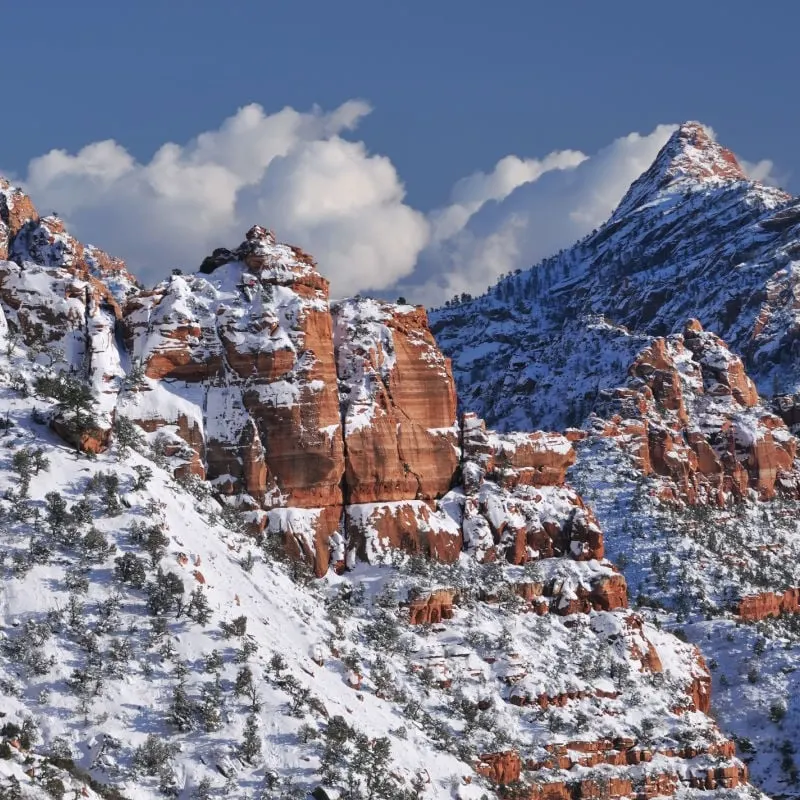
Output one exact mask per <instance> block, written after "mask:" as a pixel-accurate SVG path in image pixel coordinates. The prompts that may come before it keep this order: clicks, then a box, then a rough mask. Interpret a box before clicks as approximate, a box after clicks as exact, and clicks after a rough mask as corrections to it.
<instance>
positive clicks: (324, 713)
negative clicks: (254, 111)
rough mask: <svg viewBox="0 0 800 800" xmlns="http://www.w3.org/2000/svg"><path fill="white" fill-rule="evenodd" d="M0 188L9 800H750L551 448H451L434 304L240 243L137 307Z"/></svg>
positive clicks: (718, 735) (705, 685)
mask: <svg viewBox="0 0 800 800" xmlns="http://www.w3.org/2000/svg"><path fill="white" fill-rule="evenodd" d="M0 189H1V190H2V195H1V197H2V204H0V219H2V220H3V225H4V226H5V228H4V231H5V233H3V236H7V237H8V238H7V242H6V245H5V250H4V252H5V253H7V254H9V256H12V257H13V258H12V261H3V262H0V310H1V311H2V313H0V339H2V341H0V498H2V499H0V521H1V522H2V530H3V537H2V546H0V556H2V557H1V558H0V569H2V572H3V580H2V584H0V645H1V650H0V656H1V657H0V691H2V693H3V706H2V713H3V714H4V715H5V716H4V717H2V720H3V724H2V725H0V781H2V780H5V778H6V776H9V778H10V777H15V778H18V779H19V781H20V788H19V793H17V789H16V788H15V787H13V786H10V785H9V789H8V791H9V792H14V793H15V794H11V795H9V796H17V794H19V796H31V797H40V796H41V795H42V791H46V792H49V793H50V795H51V796H53V797H60V798H62V799H63V798H64V797H67V796H69V795H70V794H71V795H74V794H76V793H78V794H79V795H84V796H88V797H92V796H93V794H92V793H95V794H97V795H100V796H103V797H110V798H115V797H116V798H119V797H124V798H147V797H156V796H173V797H180V798H183V799H184V800H188V798H207V797H216V796H224V795H227V796H230V797H237V798H238V797H242V798H245V797H263V798H282V799H284V800H288V798H307V797H308V796H309V795H310V796H312V797H314V798H315V800H324V799H325V798H329V800H334V799H336V800H367V798H369V799H370V800H373V799H375V798H391V799H392V800H395V799H397V800H403V799H404V798H409V800H410V798H433V799H435V798H454V799H458V798H461V799H462V800H482V798H500V797H504V798H509V797H515V798H518V800H534V799H535V800H540V799H541V800H569V798H575V800H580V799H582V800H595V798H600V797H637V798H639V797H643V798H651V797H655V796H661V795H670V796H709V797H710V796H711V795H714V796H718V797H722V796H725V797H742V798H744V797H745V796H750V795H752V794H755V795H757V794H758V791H757V790H756V789H754V788H753V787H751V786H750V785H749V784H748V783H747V781H748V771H747V768H746V766H745V765H744V764H743V762H742V761H741V760H740V759H739V758H738V757H737V755H736V753H735V748H734V745H733V743H732V742H731V741H730V740H729V739H728V738H727V737H726V736H725V734H724V732H722V731H721V730H720V729H719V727H718V726H717V724H716V723H715V721H714V720H713V719H712V718H711V717H710V716H708V713H707V712H708V710H709V702H710V694H709V683H710V676H709V672H708V669H707V667H706V666H705V663H704V661H703V659H702V656H701V655H700V653H699V652H698V650H697V649H696V647H694V646H693V645H691V644H688V643H685V642H681V641H680V640H679V639H678V638H676V637H674V636H673V635H671V634H669V633H667V632H665V631H664V630H662V629H661V628H660V627H659V626H658V624H654V623H650V622H648V621H646V620H645V619H644V618H643V617H642V616H641V615H639V614H637V613H635V612H633V611H631V610H630V609H629V608H628V594H627V586H626V581H625V579H624V577H623V576H622V575H621V574H620V572H619V571H618V569H617V568H616V567H615V566H614V564H613V563H612V562H610V561H608V560H607V559H606V558H605V547H604V537H603V532H602V529H601V526H600V524H599V523H598V520H597V518H596V517H595V515H594V514H593V512H592V510H591V509H590V508H588V507H587V506H586V504H585V503H584V501H583V500H582V498H581V496H580V495H579V494H578V493H577V492H576V491H575V490H574V489H573V488H571V487H570V486H569V485H568V484H566V483H565V473H566V471H567V469H568V468H569V467H570V465H571V464H572V463H573V462H574V460H575V454H574V452H573V449H572V445H571V443H570V439H569V438H568V437H567V436H562V435H559V434H547V433H541V432H537V433H516V434H514V433H502V434H498V433H495V432H493V431H491V430H487V429H486V427H485V425H484V424H483V422H482V421H481V420H480V419H478V418H477V417H475V416H474V415H465V417H464V418H463V419H462V420H461V421H458V420H457V419H456V398H455V391H454V386H453V381H452V378H451V374H450V364H449V362H448V360H447V359H446V358H444V357H443V356H442V354H441V352H440V351H439V350H438V348H437V346H436V343H435V342H434V340H433V338H432V337H431V334H430V332H429V330H428V328H427V321H426V317H425V313H424V310H423V309H421V308H414V307H409V306H394V305H391V304H382V303H377V302H374V301H370V300H364V299H359V298H356V299H353V300H351V301H345V302H343V303H340V304H337V305H336V307H335V308H334V309H332V312H333V313H332V314H331V309H330V308H329V306H328V298H327V282H326V281H325V279H324V278H323V277H322V276H321V275H320V274H319V272H318V271H317V270H316V267H315V265H314V262H313V260H312V259H311V258H310V257H309V256H307V255H306V254H304V253H302V251H300V250H299V249H298V248H293V247H289V246H286V245H279V244H277V243H276V242H275V239H274V237H273V236H272V234H271V233H270V232H269V231H267V230H265V229H263V228H258V227H256V228H254V229H252V230H251V231H250V232H249V234H248V236H247V239H246V241H245V242H243V243H242V245H240V246H239V247H238V248H237V249H236V250H235V251H228V250H218V251H215V253H214V254H213V255H212V256H211V257H210V259H208V260H207V261H206V262H205V263H204V265H203V267H202V269H201V272H200V273H199V274H195V275H174V276H173V277H172V278H171V279H170V280H169V281H166V282H164V283H162V284H161V285H159V286H158V287H156V288H155V289H154V290H152V291H142V290H139V289H138V288H137V287H136V286H135V285H134V284H133V283H130V285H129V286H127V288H126V280H127V279H126V278H125V275H126V272H125V271H124V265H123V266H120V264H119V262H116V261H115V260H111V259H109V260H107V261H101V260H100V259H99V258H97V257H95V256H91V257H87V256H86V253H87V252H88V251H89V248H84V247H83V246H82V245H79V244H78V243H74V244H73V242H74V240H71V239H70V238H69V237H67V235H66V234H64V232H63V229H60V228H59V226H58V225H57V224H56V222H57V221H53V220H49V221H48V220H42V219H39V218H38V216H37V215H36V214H35V211H34V210H33V207H32V205H31V204H30V203H29V201H26V199H25V198H24V195H20V194H19V193H18V192H15V191H13V190H12V189H10V188H9V187H7V186H5V184H4V185H3V186H2V187H0ZM37 261H38V262H41V263H36V262H37ZM120 288H121V289H122V290H123V291H121V292H120V291H119V290H120ZM121 303H122V305H120V304H121ZM609 330H610V334H609V335H612V336H614V335H617V332H616V331H614V330H613V329H611V328H610V329H609ZM626 346H627V345H626ZM57 434H58V435H57ZM577 435H578V434H577V432H572V434H571V436H572V437H573V438H574V436H577ZM331 566H332V567H333V568H329V567H331ZM312 567H313V571H312ZM6 756H8V758H7V759H6ZM53 775H55V777H56V778H58V780H62V781H63V782H64V788H63V791H62V790H61V788H60V787H59V786H57V785H55V784H52V785H51V782H50V779H51V778H52V777H53ZM23 784H24V786H23ZM0 786H2V789H3V791H5V788H6V787H5V786H3V785H2V783H0ZM84 789H85V791H84Z"/></svg>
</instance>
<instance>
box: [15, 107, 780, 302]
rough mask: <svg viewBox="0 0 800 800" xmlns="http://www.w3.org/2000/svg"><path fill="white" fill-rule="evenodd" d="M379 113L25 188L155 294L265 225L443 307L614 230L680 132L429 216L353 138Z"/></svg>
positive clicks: (503, 176)
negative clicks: (618, 215)
mask: <svg viewBox="0 0 800 800" xmlns="http://www.w3.org/2000/svg"><path fill="white" fill-rule="evenodd" d="M369 113H370V107H369V105H367V104H366V103H364V102H362V101H349V102H347V103H344V104H343V105H341V106H340V107H339V108H337V109H334V110H333V111H330V112H324V111H322V110H321V109H319V108H316V107H315V108H313V109H312V110H311V111H309V112H305V113H302V112H298V111H296V110H294V109H292V108H284V109H283V110H281V111H278V112H276V113H274V114H267V113H265V112H264V110H263V109H262V108H261V107H260V106H258V105H255V104H253V105H248V106H245V107H244V108H241V109H239V111H238V112H237V113H236V114H234V115H233V116H231V117H229V118H228V119H226V120H224V122H223V123H222V124H221V125H220V126H219V128H217V129H216V130H212V131H207V132H205V133H202V134H200V135H199V136H197V137H196V138H195V139H193V140H192V141H190V142H188V143H186V144H184V145H178V144H173V143H168V144H165V145H163V146H162V147H161V148H159V150H158V151H157V152H156V153H155V155H154V156H153V157H152V159H151V160H150V161H148V162H147V163H139V162H137V161H136V160H135V159H134V158H133V157H132V156H131V154H130V153H129V152H128V151H127V150H125V148H124V147H122V146H121V145H119V144H117V143H116V142H113V141H104V142H95V143H93V144H90V145H88V146H86V147H84V148H83V149H82V150H80V151H79V152H78V153H76V154H74V155H73V154H69V153H67V152H65V151H63V150H53V151H51V152H50V153H47V154H46V155H43V156H41V157H39V158H36V159H34V160H33V161H31V163H30V164H29V168H28V174H27V177H26V178H25V179H24V181H23V184H24V185H25V187H26V188H27V189H28V190H29V191H30V193H31V194H32V196H33V198H34V200H35V201H36V202H37V203H39V204H40V205H41V206H42V207H43V208H45V209H48V210H49V209H56V210H58V212H59V213H60V214H61V215H62V216H63V217H64V218H65V219H66V221H67V223H68V225H69V226H70V228H71V230H72V231H73V233H75V235H77V236H78V237H79V238H81V239H83V240H84V241H91V242H94V243H96V244H98V245H99V246H101V247H103V248H105V249H107V250H109V251H110V252H112V253H114V254H118V255H120V256H122V257H123V258H125V259H126V260H127V261H128V263H129V266H130V267H131V269H132V271H133V272H134V273H135V274H138V275H139V277H140V278H141V279H142V280H143V281H144V282H146V283H152V282H155V281H157V280H159V279H160V278H162V277H163V276H164V275H166V274H167V273H168V272H169V270H170V268H172V267H174V266H180V267H182V268H183V269H187V270H191V269H194V268H196V267H197V266H198V265H199V264H200V262H201V261H202V259H203V258H204V256H206V255H207V254H208V253H210V252H211V250H213V249H214V248H215V247H219V246H226V247H233V246H235V245H236V244H238V243H239V241H241V238H242V236H243V233H244V231H245V230H246V229H247V228H249V227H250V226H251V225H252V224H254V223H260V224H264V225H267V226H269V227H271V228H273V229H274V230H275V231H276V233H277V235H278V237H279V238H280V239H281V240H283V241H289V242H292V243H295V244H298V245H300V246H301V247H303V248H304V249H305V250H307V251H308V252H310V253H313V254H314V255H315V257H316V258H317V259H318V261H319V265H320V270H321V271H322V272H323V274H324V275H326V277H328V278H329V279H330V280H331V283H332V292H333V294H334V295H335V296H343V295H346V294H351V293H354V292H357V291H366V292H370V291H371V292H375V293H378V294H380V293H383V294H387V295H389V296H392V295H394V294H396V293H397V294H400V293H402V294H404V295H406V296H407V297H408V298H409V299H413V300H415V301H417V302H424V303H425V304H427V305H431V304H437V303H440V302H442V301H444V300H445V299H447V298H448V297H451V296H452V295H454V294H456V293H461V292H470V293H472V294H476V293H479V292H482V291H484V290H485V289H486V288H487V286H489V285H490V284H492V283H494V282H495V280H496V279H497V277H498V276H500V275H501V274H504V273H506V272H508V271H510V270H513V269H516V268H518V267H522V268H524V267H526V266H529V265H531V264H534V263H536V262H537V261H539V260H541V259H542V258H544V257H546V256H548V255H551V254H552V253H555V252H557V251H558V250H559V249H561V248H564V247H568V246H570V245H571V244H572V243H574V242H575V241H576V240H578V239H579V238H581V237H582V236H584V235H586V234H587V233H589V232H590V231H591V230H592V229H593V228H595V227H597V226H599V225H601V224H602V223H603V222H604V221H605V220H606V219H607V218H608V216H609V215H610V214H611V212H612V211H613V209H614V207H615V206H616V205H617V204H618V202H619V201H620V199H621V198H622V196H623V195H624V193H625V191H626V190H627V189H628V187H629V185H630V184H631V183H632V182H633V181H634V180H635V179H636V178H637V177H638V176H639V175H640V174H641V173H642V172H643V171H644V170H646V169H647V167H648V166H649V165H650V164H651V162H652V161H653V159H654V158H655V156H656V154H657V152H658V150H659V149H660V148H661V147H662V145H663V144H664V143H665V142H666V140H667V139H668V137H669V136H670V134H671V133H672V132H673V131H674V130H675V127H676V126H673V125H659V126H658V127H656V128H655V129H654V130H653V131H651V132H650V133H647V134H645V135H640V134H638V133H631V134H629V135H628V136H623V137H621V138H619V139H616V140H615V141H614V142H612V143H611V144H610V145H608V146H607V147H604V148H603V149H601V150H599V151H598V152H597V153H595V154H593V155H591V156H587V155H585V154H584V153H581V152H579V151H576V150H558V151H554V152H552V153H550V154H549V155H546V156H545V157H543V158H521V157H518V156H516V155H509V156H506V157H504V158H502V159H500V160H499V161H498V162H497V164H496V165H495V166H494V167H493V168H492V169H491V170H489V171H487V172H476V173H474V174H472V175H469V176H467V177H465V178H462V179H461V180H459V181H458V182H457V183H456V184H455V185H454V186H453V188H452V191H451V193H450V199H449V202H448V204H447V205H446V206H445V207H443V208H440V209H437V210H435V211H433V212H431V213H430V214H428V215H427V217H426V216H425V215H423V214H421V213H420V212H419V211H416V210H414V209H413V208H411V207H410V206H408V205H407V204H405V202H404V197H405V190H404V187H403V184H402V183H401V181H400V178H399V176H398V174H397V171H396V170H395V168H394V165H393V164H392V162H391V161H390V160H389V159H388V158H387V157H385V156H382V155H375V154H371V153H370V152H369V151H368V150H367V147H366V146H365V145H364V143H363V142H358V141H353V140H352V139H351V138H343V135H344V134H346V133H347V132H351V131H353V130H354V129H355V128H356V127H357V126H358V124H359V122H360V121H361V120H362V119H363V117H364V116H365V115H367V114H369ZM709 132H710V133H711V135H712V136H713V131H711V130H710V129H709ZM741 163H742V165H743V167H744V169H745V170H746V171H747V172H748V174H749V175H750V177H752V178H754V179H758V180H763V181H767V182H773V181H774V180H775V176H774V174H773V173H774V167H773V164H772V162H770V161H767V160H764V161H759V162H757V163H749V162H746V161H742V162H741Z"/></svg>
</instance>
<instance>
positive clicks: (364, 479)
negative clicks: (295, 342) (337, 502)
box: [331, 299, 458, 503]
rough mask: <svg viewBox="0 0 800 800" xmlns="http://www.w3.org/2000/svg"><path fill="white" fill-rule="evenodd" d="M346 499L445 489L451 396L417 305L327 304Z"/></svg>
mask: <svg viewBox="0 0 800 800" xmlns="http://www.w3.org/2000/svg"><path fill="white" fill-rule="evenodd" d="M331 310H332V313H333V317H334V336H335V344H336V358H337V362H338V372H339V379H340V386H341V392H342V405H343V407H344V435H345V447H346V450H347V466H346V476H345V480H346V486H347V491H348V500H349V502H351V503H371V502H376V501H392V500H414V499H422V500H427V501H431V500H433V499H434V498H436V497H440V496H441V495H443V494H444V493H445V492H447V491H448V489H450V488H451V486H452V483H453V477H454V475H455V472H456V469H457V466H458V454H457V452H456V450H455V448H454V446H453V445H454V442H455V436H456V434H455V429H454V425H455V421H456V396H455V384H454V382H453V377H452V373H451V369H450V362H449V361H448V360H447V359H445V358H444V357H443V356H442V354H441V352H440V351H439V349H438V347H437V346H436V343H435V342H434V340H433V337H432V336H431V333H430V330H429V329H428V321H427V317H426V315H425V310H424V309H423V308H422V307H421V306H396V305H392V304H389V303H380V302H377V301H375V300H359V299H355V300H346V301H344V302H342V303H339V304H336V305H334V306H333V307H332V309H331Z"/></svg>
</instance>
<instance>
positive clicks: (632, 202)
mask: <svg viewBox="0 0 800 800" xmlns="http://www.w3.org/2000/svg"><path fill="white" fill-rule="evenodd" d="M746 180H747V175H745V173H744V171H743V170H742V168H741V166H740V165H739V162H738V161H737V160H736V156H735V155H734V154H733V153H732V152H731V151H730V150H728V149H727V148H726V147H723V146H722V145H721V144H719V142H717V141H716V140H715V139H714V135H713V132H712V131H710V130H709V129H708V128H707V127H706V126H705V125H703V124H702V123H700V122H684V123H683V125H681V126H680V127H679V128H678V130H676V131H675V133H673V134H672V136H670V138H669V140H668V141H667V143H666V144H665V145H664V146H663V147H662V148H661V150H660V152H659V154H658V156H656V159H655V161H654V162H653V163H652V165H651V166H650V168H649V169H648V170H647V171H646V172H645V173H644V174H643V175H641V176H640V177H639V178H638V179H637V180H636V181H635V182H634V183H633V185H632V186H631V188H630V189H629V190H628V192H627V194H626V195H625V197H623V199H622V202H621V203H620V204H619V206H618V207H617V210H616V211H615V212H614V217H615V218H620V217H622V216H624V215H627V214H629V213H631V212H632V211H634V210H635V209H637V208H639V207H641V206H643V205H645V204H647V203H649V202H651V201H652V200H654V199H655V198H656V197H657V196H659V195H663V194H665V193H667V194H672V193H683V192H686V191H691V190H692V189H696V188H708V187H710V186H717V185H721V184H725V183H730V182H735V181H746Z"/></svg>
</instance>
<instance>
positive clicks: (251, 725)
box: [239, 714, 261, 764]
mask: <svg viewBox="0 0 800 800" xmlns="http://www.w3.org/2000/svg"><path fill="white" fill-rule="evenodd" d="M239 754H240V755H241V757H242V758H243V759H244V760H245V761H246V762H247V763H248V764H253V763H255V762H256V761H258V759H259V758H260V756H261V736H260V735H259V733H258V717H257V716H256V715H255V714H248V716H247V721H246V722H245V725H244V736H243V738H242V744H241V747H240V748H239Z"/></svg>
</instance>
